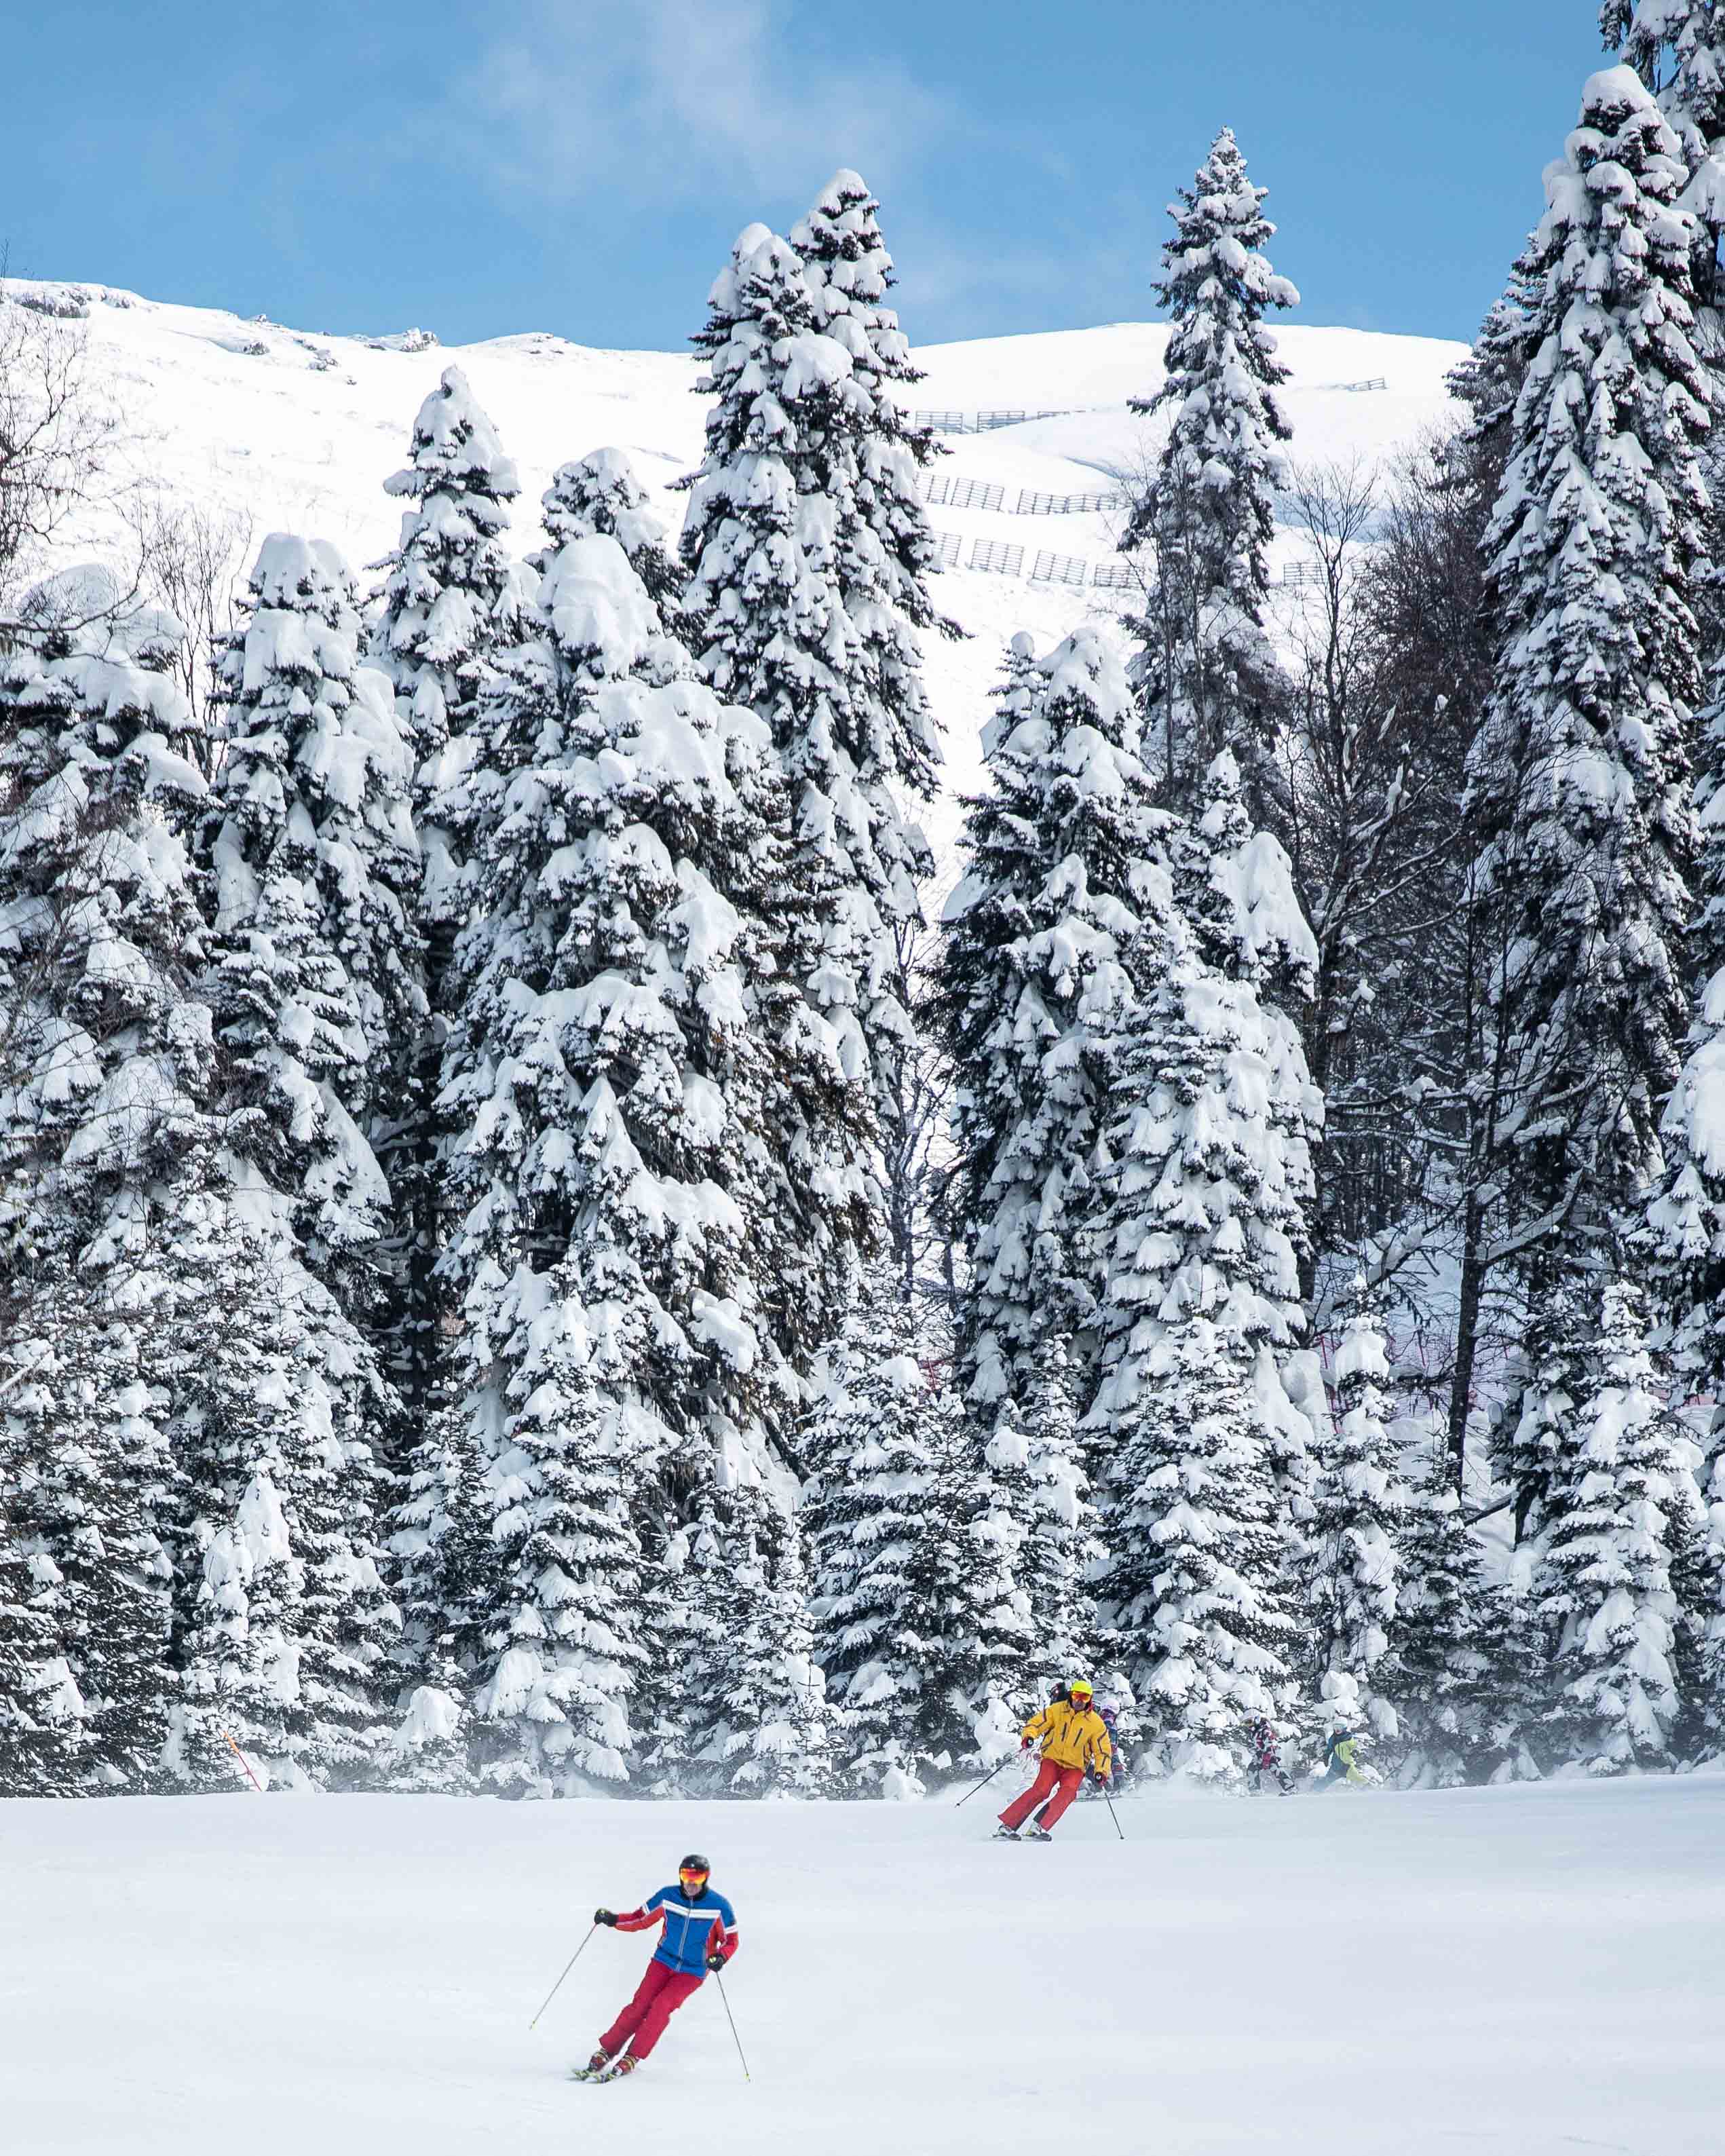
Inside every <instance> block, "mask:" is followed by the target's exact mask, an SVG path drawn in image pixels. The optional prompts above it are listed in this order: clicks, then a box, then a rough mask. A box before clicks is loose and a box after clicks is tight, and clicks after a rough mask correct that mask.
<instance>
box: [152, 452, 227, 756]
mask: <svg viewBox="0 0 1725 2156" xmlns="http://www.w3.org/2000/svg"><path fill="white" fill-rule="evenodd" d="M132 525H133V530H134V532H135V535H136V542H137V553H138V559H139V562H140V564H141V577H142V580H143V583H144V586H145V588H146V590H148V591H151V592H153V593H155V594H156V595H157V597H158V598H161V600H162V602H163V603H164V604H165V605H166V606H167V608H168V610H169V611H170V613H172V614H173V615H174V616H175V618H176V619H177V620H178V622H179V624H180V625H181V627H182V629H184V630H185V632H186V634H185V638H184V640H183V641H182V643H181V644H180V645H179V647H178V649H177V653H176V655H175V659H174V662H173V668H172V671H173V674H174V675H175V678H176V679H177V680H178V682H179V684H180V686H181V687H182V689H183V690H185V692H186V701H187V703H188V704H189V705H190V706H191V707H192V715H193V718H195V719H196V720H197V721H198V739H199V741H200V742H201V743H202V744H203V749H204V755H205V770H206V773H208V767H209V763H208V747H209V743H210V731H209V726H208V706H209V696H210V690H211V687H212V685H213V680H214V670H215V660H216V647H217V644H218V639H220V638H221V637H223V636H224V635H225V634H227V633H228V631H229V630H230V629H232V628H233V627H234V620H235V617H236V613H237V611H238V607H239V595H240V593H241V591H242V589H243V588H244V581H245V573H246V567H247V564H248V563H249V561H250V558H251V552H252V539H253V535H254V531H255V530H256V524H255V520H254V518H253V517H252V516H251V515H250V514H249V511H245V510H243V509H215V508H210V507H208V506H205V505H204V504H203V503H199V502H192V501H183V500H176V499H174V498H173V497H172V496H171V495H165V494H162V493H157V494H153V495H144V496H141V497H140V498H139V500H138V501H137V503H136V506H135V510H134V513H133V516H132Z"/></svg>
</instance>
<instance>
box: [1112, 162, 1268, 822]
mask: <svg viewBox="0 0 1725 2156" xmlns="http://www.w3.org/2000/svg"><path fill="white" fill-rule="evenodd" d="M1266 192H1267V191H1266V189H1265V188H1262V187H1255V186H1254V185H1253V183H1252V182H1251V180H1250V177H1248V175H1247V172H1246V166H1245V158H1244V157H1242V156H1241V154H1240V147H1239V145H1238V144H1237V143H1236V142H1235V139H1234V136H1233V132H1232V131H1231V130H1230V129H1228V128H1225V127H1224V129H1223V131H1222V132H1221V133H1220V134H1219V136H1217V137H1216V139H1215V141H1214V144H1213V145H1212V146H1211V149H1210V153H1209V157H1207V158H1206V159H1205V161H1204V164H1203V165H1202V166H1201V167H1199V172H1198V174H1197V177H1196V178H1195V179H1194V181H1193V183H1192V185H1191V186H1190V187H1183V188H1181V189H1180V191H1179V199H1178V202H1177V203H1173V204H1172V205H1170V208H1169V211H1168V214H1169V215H1170V216H1171V217H1172V218H1173V220H1174V229H1173V233H1172V234H1170V236H1169V238H1168V240H1167V242H1166V243H1165V244H1164V246H1163V274H1162V278H1161V280H1160V282H1159V283H1158V285H1157V287H1156V296H1157V300H1158V303H1159V304H1160V305H1162V306H1163V307H1165V308H1166V309H1167V310H1168V317H1169V323H1170V327H1169V332H1168V348H1167V352H1166V353H1165V355H1164V360H1163V365H1164V369H1165V378H1164V380H1163V383H1162V386H1161V387H1160V388H1158V390H1157V392H1156V393H1155V394H1154V395H1153V396H1152V397H1149V398H1142V399H1137V400H1134V402H1133V404H1132V409H1133V410H1134V411H1137V412H1142V413H1158V412H1161V411H1163V410H1164V409H1168V411H1170V412H1171V413H1172V418H1171V422H1170V425H1169V429H1168V434H1167V437H1166V439H1164V440H1163V443H1162V444H1161V446H1160V448H1159V449H1158V452H1157V456H1156V461H1155V465H1154V468H1153V471H1152V472H1151V474H1150V475H1149V479H1148V481H1147V485H1146V486H1145V488H1144V490H1143V493H1142V498H1141V499H1140V500H1138V502H1137V504H1136V505H1135V506H1134V508H1133V511H1132V516H1131V518H1130V520H1129V521H1128V523H1127V529H1126V531H1125V532H1124V534H1123V535H1122V541H1121V544H1122V548H1124V549H1126V550H1127V551H1134V550H1137V549H1140V548H1143V549H1147V550H1149V552H1150V555H1151V557H1152V568H1151V577H1150V583H1151V597H1150V601H1149V603H1148V606H1147V609H1146V613H1145V615H1144V617H1143V619H1142V621H1141V622H1140V623H1139V624H1138V633H1139V634H1140V636H1141V638H1142V654H1141V656H1140V659H1139V662H1138V665H1137V678H1138V680H1139V684H1140V686H1141V689H1142V693H1143V696H1144V698H1145V702H1146V706H1147V727H1146V736H1147V738H1146V748H1145V753H1146V755H1147V757H1149V758H1150V760H1151V761H1152V762H1153V764H1154V765H1155V766H1156V767H1157V770H1158V780H1159V783H1160V787H1161V790H1162V793H1163V796H1164V798H1167V799H1168V800H1171V801H1176V802H1179V801H1183V798H1184V795H1185V789H1186V788H1187V787H1188V785H1189V783H1190V782H1191V781H1192V780H1193V779H1194V778H1196V777H1197V775H1198V774H1199V773H1202V772H1203V771H1204V768H1205V767H1206V766H1207V765H1208V764H1209V762H1211V760H1212V759H1213V758H1214V757H1216V756H1217V755H1218V754H1219V753H1220V752H1221V751H1222V750H1224V749H1231V750H1232V751H1233V752H1235V756H1236V757H1238V759H1239V761H1240V764H1241V767H1242V768H1243V770H1244V771H1245V773H1246V774H1247V780H1248V784H1249V787H1250V789H1251V791H1252V792H1253V793H1254V795H1255V796H1257V795H1258V794H1260V793H1262V792H1264V791H1265V790H1266V787H1267V784H1268V782H1269V778H1270V773H1269V762H1270V757H1271V750H1272V747H1273V734H1274V726H1275V714H1276V682H1277V678H1278V668H1277V663H1276V655H1275V653H1274V651H1273V650H1272V649H1271V644H1270V641H1269V639H1268V637H1267V636H1266V633H1265V629H1264V619H1263V616H1264V598H1265V593H1266V589H1267V588H1268V583H1269V572H1268V567H1267V557H1268V551H1269V545H1270V540H1271V534H1272V532H1273V531H1274V529H1275V522H1276V507H1275V504H1276V492H1277V490H1278V489H1280V488H1281V486H1283V485H1285V484H1286V459H1285V456H1284V454H1283V450H1282V447H1281V445H1282V444H1284V443H1285V442H1286V441H1288V440H1289V439H1291V432H1292V429H1291V427H1290V425H1289V423H1288V421H1287V418H1286V415H1285V413H1283V411H1282V408H1281V403H1280V402H1279V401H1278V398H1277V396H1276V392H1277V390H1278V389H1279V388H1281V385H1282V384H1283V383H1284V382H1286V380H1287V379H1288V371H1287V369H1286V367H1285V366H1283V365H1282V363H1281V362H1280V361H1279V360H1278V359H1277V358H1276V339H1275V337H1274V336H1272V335H1271V332H1270V331H1269V330H1267V329H1266V327H1265V326H1264V316H1265V315H1266V312H1268V311H1270V310H1271V308H1285V307H1291V306H1294V305H1297V304H1298V300H1299V296H1300V295H1299V294H1298V293H1297V292H1296V290H1295V289H1294V287H1293V285H1291V284H1290V283H1289V281H1288V280H1287V279H1286V277H1281V276H1278V275H1276V272H1275V270H1274V269H1271V265H1270V262H1269V259H1268V258H1267V257H1266V254H1265V253H1264V246H1265V243H1266V241H1267V240H1269V239H1271V238H1272V237H1273V235H1274V234H1275V231H1276V227H1275V226H1274V225H1273V224H1272V223H1271V222H1270V220H1269V219H1268V218H1266V216H1265V214H1264V211H1263V203H1264V199H1265V196H1266Z"/></svg>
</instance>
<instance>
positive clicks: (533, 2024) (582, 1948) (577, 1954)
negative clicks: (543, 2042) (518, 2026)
mask: <svg viewBox="0 0 1725 2156" xmlns="http://www.w3.org/2000/svg"><path fill="white" fill-rule="evenodd" d="M596 1931H598V1925H597V1924H589V1925H588V1928H587V1937H586V1938H584V1939H583V1941H582V1942H581V1943H580V1945H579V1946H578V1947H577V1948H576V1949H575V1951H574V1953H572V1954H571V1955H570V1957H569V1969H573V1968H574V1966H575V1964H576V1963H577V1962H578V1961H579V1960H580V1958H581V1957H582V1956H583V1954H584V1953H586V1952H587V1950H588V1948H589V1947H590V1946H591V1945H592V1944H593V1933H595V1932H596ZM569 1969H565V1970H564V1971H563V1976H567V1974H569ZM563 1976H560V1977H559V1978H558V1979H557V1982H556V1983H555V1984H552V1987H551V1989H550V1990H549V1991H547V1993H546V1994H545V2006H549V2005H550V2004H551V2002H552V1999H555V1998H556V1997H557V1994H558V1993H559V1992H560V1991H561V1990H562V1988H563ZM545 2006H542V2007H541V2008H540V2010H539V2014H542V2013H543V2012H544V2011H545ZM539 2014H536V2015H534V2016H533V2018H532V2020H531V2021H530V2022H529V2023H528V2024H527V2026H528V2027H529V2028H530V2029H536V2028H537V2027H538V2026H539Z"/></svg>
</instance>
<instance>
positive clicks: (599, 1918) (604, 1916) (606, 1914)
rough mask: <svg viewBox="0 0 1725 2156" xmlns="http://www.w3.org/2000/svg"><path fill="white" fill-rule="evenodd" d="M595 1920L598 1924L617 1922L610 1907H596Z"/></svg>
mask: <svg viewBox="0 0 1725 2156" xmlns="http://www.w3.org/2000/svg"><path fill="white" fill-rule="evenodd" d="M593 1922H595V1923H596V1924H613V1925H614V1924H615V1923H616V1922H617V1919H616V1917H615V1916H614V1914H613V1913H612V1912H611V1911H610V1910H609V1909H595V1910H594V1911H593Z"/></svg>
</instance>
